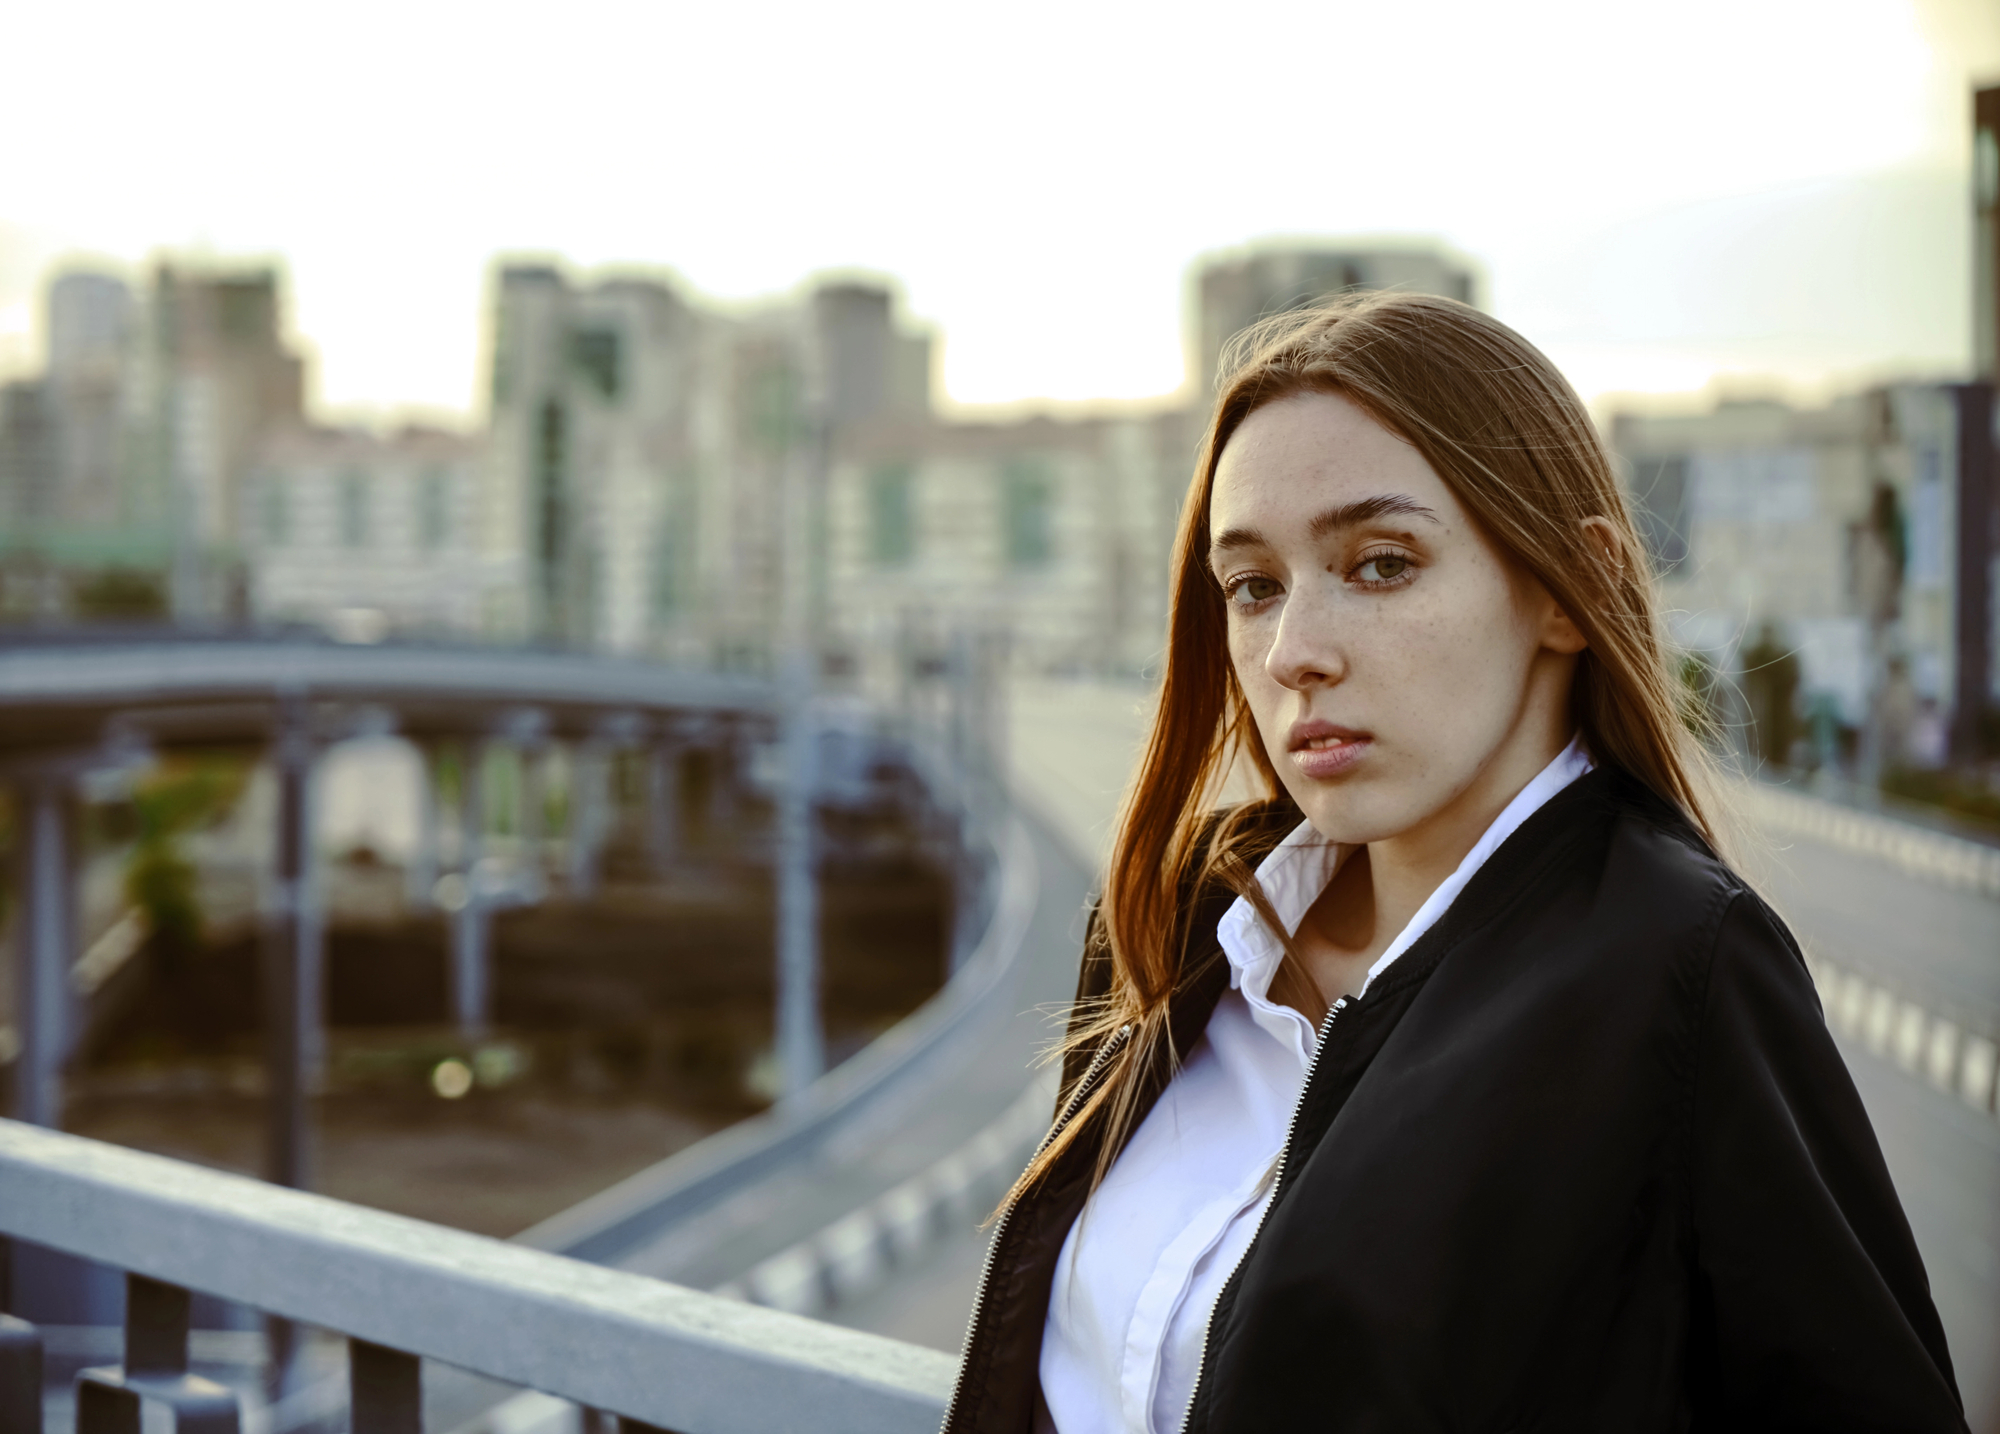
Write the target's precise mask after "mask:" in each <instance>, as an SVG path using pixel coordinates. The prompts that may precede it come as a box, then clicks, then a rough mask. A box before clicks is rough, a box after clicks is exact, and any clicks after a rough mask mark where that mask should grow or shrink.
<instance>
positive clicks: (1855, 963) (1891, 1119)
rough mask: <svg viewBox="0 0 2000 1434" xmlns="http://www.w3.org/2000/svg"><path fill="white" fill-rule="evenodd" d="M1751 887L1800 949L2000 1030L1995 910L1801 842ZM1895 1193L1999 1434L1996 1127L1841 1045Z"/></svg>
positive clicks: (1958, 1361) (1957, 1348)
mask: <svg viewBox="0 0 2000 1434" xmlns="http://www.w3.org/2000/svg"><path fill="white" fill-rule="evenodd" d="M1764 865H1765V873H1764V877H1763V880H1762V882H1761V883H1760V884H1761V885H1762V887H1763V889H1764V891H1765V893H1766V895H1767V896H1768V897H1769V898H1770V899H1771V902H1772V904H1773V905H1774V906H1776V907H1777V908H1778V910H1779V912H1780V913H1781V914H1782V915H1783V916H1784V918H1785V920H1786V922H1787V923H1788V924H1789V925H1790V926H1791V928H1792V930H1793V933H1794V934H1795V935H1797V936H1798V938H1799V941H1800V944H1801V945H1803V946H1804V947H1805V948H1806V949H1807V950H1808V951H1809V952H1811V953H1813V954H1814V955H1817V956H1823V957H1825V958H1826V959H1828V960H1829V961H1834V962H1837V963H1839V964H1840V965H1843V966H1845V967H1847V968H1848V969H1850V970H1854V971H1860V972H1865V973H1867V974H1869V975H1871V976H1873V977H1874V978H1875V979H1877V980H1878V981H1881V982H1883V983H1884V984H1887V985H1890V986H1892V987H1895V988H1897V989H1899V990H1900V991H1901V992H1902V993H1903V994H1905V995H1906V996H1908V997H1910V998H1911V999H1914V1000H1917V1001H1919V1002H1921V1003H1923V1004H1925V1005H1926V1006H1928V1007H1929V1008H1930V1009H1932V1010H1934V1011H1938V1012H1940V1013H1942V1014H1946V1015H1951V1016H1954V1017H1955V1018H1957V1019H1960V1020H1962V1021H1964V1022H1965V1023H1966V1024H1967V1025H1968V1026H1971V1027H1972V1028H1974V1029H1981V1028H1983V1029H1987V1030H1993V1029H1995V1028H1996V1027H2000V902H1996V901H1993V900H1991V899H1989V898H1986V897H1981V896H1974V895H1971V894H1968V893H1963V892H1957V891H1950V890H1946V889H1944V888H1942V887H1939V886H1934V885H1931V884H1928V883H1924V882H1919V881H1916V880H1914V879H1912V878H1910V877H1907V876H1904V875H1903V874H1902V873H1900V872H1898V871H1896V870H1894V869H1893V868H1891V867H1889V866H1887V865H1886V864H1884V863H1881V862H1878V861H1873V860H1870V859H1868V858H1866V857H1862V856H1857V855H1854V854H1852V853H1849V852H1845V851H1839V850H1835V849H1832V848H1830V847H1826V846H1821V845H1818V844H1816V843H1812V842H1807V841H1798V842H1794V843H1792V844H1790V845H1789V846H1785V847H1781V848H1774V849H1772V850H1771V851H1770V852H1769V853H1768V855H1767V856H1766V857H1765V860H1764ZM1840 1047H1841V1051H1842V1053H1843V1054H1844V1055H1846V1057H1847V1066H1848V1070H1849V1072H1850V1073H1851V1074H1852V1075H1853V1077H1854V1084H1855V1087H1856V1088H1857V1089H1858V1090H1859V1091H1860V1092H1861V1098H1862V1101H1863V1102H1864V1103H1865V1104H1866V1105H1867V1107H1868V1114H1869V1118H1870V1119H1871V1120H1872V1121H1873V1122H1874V1124H1875V1135H1876V1138H1877V1139H1878V1140H1879V1141H1881V1144H1882V1154H1883V1157H1884V1159H1886V1160H1887V1161H1888V1164H1889V1173H1890V1174H1891V1175H1892V1176H1893V1177H1894V1178H1895V1181H1896V1190H1897V1193H1898V1194H1900V1195H1901V1196H1902V1200H1903V1209H1904V1213H1906V1214H1907V1215H1908V1216H1909V1219H1910V1228H1911V1231H1912V1232H1913V1233H1914V1234H1915V1235H1916V1239H1917V1247H1918V1249H1920V1250H1921V1251H1922V1252H1923V1256H1924V1267H1925V1269H1926V1270H1927V1271H1928V1272H1929V1274H1930V1279H1931V1294H1932V1298H1933V1299H1935V1300H1936V1302H1937V1307H1938V1314H1939V1317H1940V1318H1942V1319H1943V1321H1944V1326H1945V1334H1946V1337H1947V1338H1948V1339H1949V1340H1950V1342H1951V1352H1952V1360H1953V1362H1954V1364H1955V1365H1956V1366H1957V1373H1958V1382H1959V1391H1960V1393H1961V1394H1963V1395H1964V1397H1965V1408H1966V1416H1967V1418H1968V1420H1969V1421H1970V1423H1971V1425H1972V1427H1973V1429H1975V1430H1979V1431H1982V1434H1983V1432H1984V1431H2000V1122H1996V1120H1995V1119H1994V1117H1993V1115H1992V1114H1991V1113H1988V1112H1982V1111H1978V1110H1974V1109H1972V1108H1971V1107H1970V1106H1967V1105H1966V1104H1964V1103H1963V1102H1962V1101H1960V1100H1958V1099H1956V1098H1954V1097H1953V1096H1951V1095H1949V1094H1946V1093H1945V1092H1943V1091H1940V1090H1937V1089H1936V1088H1934V1087H1933V1086H1931V1085H1930V1084H1928V1083H1927V1082H1925V1081H1924V1080H1923V1079H1921V1078H1920V1077H1919V1076H1916V1075H1914V1074H1911V1073H1909V1072H1906V1071H1904V1070H1902V1069H1900V1068H1899V1067H1897V1066H1896V1065H1894V1064H1893V1063H1892V1062H1890V1061H1888V1060H1885V1059H1883V1058H1882V1057H1880V1056H1877V1055H1874V1054H1871V1053H1870V1052H1869V1051H1868V1050H1866V1049H1864V1048H1863V1047H1862V1046H1860V1045H1858V1044H1857V1043H1855V1042H1852V1041H1846V1040H1843V1041H1841V1042H1840Z"/></svg>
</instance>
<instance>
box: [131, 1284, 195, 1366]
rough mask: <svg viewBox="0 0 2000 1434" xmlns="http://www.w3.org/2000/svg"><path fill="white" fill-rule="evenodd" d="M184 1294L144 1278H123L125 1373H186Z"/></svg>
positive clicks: (186, 1317) (175, 1288)
mask: <svg viewBox="0 0 2000 1434" xmlns="http://www.w3.org/2000/svg"><path fill="white" fill-rule="evenodd" d="M188 1304H189V1301H188V1292H187V1291H186V1290H184V1289H182V1288H181V1287H180V1286H179V1285H167V1284H162V1283H160V1281H158V1280H149V1279H147V1278H146V1277H145V1276H144V1275H127V1276H126V1277H125V1373H126V1374H127V1375H128V1376H130V1375H140V1374H146V1375H157V1374H165V1375H174V1374H186V1373H187V1367H188Z"/></svg>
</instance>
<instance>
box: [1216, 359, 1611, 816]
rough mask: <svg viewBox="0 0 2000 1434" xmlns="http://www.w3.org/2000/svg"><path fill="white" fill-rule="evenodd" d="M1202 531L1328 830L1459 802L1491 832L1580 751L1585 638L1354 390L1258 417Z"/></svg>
mask: <svg viewBox="0 0 2000 1434" xmlns="http://www.w3.org/2000/svg"><path fill="white" fill-rule="evenodd" d="M1209 532H1210V534H1211V539H1210V548H1209V562H1210V567H1211V569H1212V571H1213V572H1214V575H1215V577H1216V579H1217V581H1219V582H1220V583H1221V584H1222V587H1223V592H1224V598H1225V601H1226V603H1227V604H1228V612H1229V649H1230V660H1231V661H1232V663H1233V664H1234V665H1235V668H1236V676H1237V679H1238V681H1240V682H1241V683H1242V686H1243V691H1244V694H1245V695H1246V696H1247V698H1248V699H1249V703H1250V710H1251V712H1252V713H1253V714H1254V716H1255V717H1256V721H1257V730H1258V731H1259V733H1261V734H1262V736H1263V739H1264V746H1265V749H1266V750H1267V751H1268V752H1269V753H1270V756H1271V761H1272V763H1273V764H1274V765H1275V766H1276V767H1277V769H1278V776H1279V777H1280V779H1281V780H1282V781H1283V782H1284V784H1285V788H1286V790H1287V791H1289V792H1290V793H1291V795H1292V797H1293V798H1294V799H1295V800H1296V801H1297V802H1298V804H1299V806H1300V808H1301V809H1302V810H1303V811H1304V812H1305V814H1306V816H1307V818H1308V819H1309V820H1310V821H1311V822H1312V824H1313V826H1314V827H1315V828H1316V829H1317V830H1318V831H1319V832H1320V834H1321V835H1323V836H1325V837H1327V838H1329V839H1330V840H1333V841H1338V842H1379V841H1384V840H1388V839H1392V838H1397V837H1402V836H1405V835H1414V834H1416V832H1417V831H1418V830H1419V829H1421V828H1422V827H1424V825H1425V824H1426V823H1428V822H1431V821H1432V820H1433V819H1435V818H1438V817H1440V816H1441V815H1449V814H1451V813H1453V812H1454V811H1460V812H1464V813H1466V814H1467V815H1468V819H1471V818H1473V817H1477V818H1478V819H1479V820H1478V827H1479V829H1480V830H1483V829H1484V823H1485V822H1487V821H1490V820H1491V819H1492V817H1493V816H1494V815H1497V813H1498V810H1499V808H1500V807H1501V806H1504V805H1505V804H1506V802H1507V801H1508V800H1510V799H1511V798H1512V796H1513V794H1514V793H1515V792H1517V791H1519V790H1520V788H1521V787H1522V786H1524V785H1526V784H1527V782H1528V781H1530V780H1531V779H1532V778H1533V777H1534V775H1535V774H1536V773H1537V772H1538V771H1540V770H1541V768H1542V767H1543V766H1545V765H1546V764H1547V763H1548V762H1549V760H1550V759H1551V758H1553V757H1554V756H1555V754H1556V753H1557V752H1559V751H1560V750H1561V749H1562V746H1563V744H1564V743H1565V742H1567V741H1568V739H1569V735H1570V734H1569V730H1568V728H1569V710H1568V701H1569V685H1570V680H1571V676H1572V673H1573V670H1574V666H1575V654H1576V653H1577V652H1578V651H1580V650H1581V649H1582V647H1583V639H1582V637H1581V636H1580V635H1579V634H1578V633H1577V631H1576V629H1575V627H1574V626H1572V625H1571V624H1570V622H1569V620H1568V618H1567V617H1565V616H1564V615H1563V613H1562V611H1561V610H1560V609H1559V608H1557V606H1556V605H1555V602H1554V601H1553V599H1551V598H1550V596H1549V594H1548V592H1547V590H1546V589H1544V588H1543V587H1542V585H1541V584H1540V583H1539V582H1537V581H1536V580H1535V579H1534V578H1533V577H1532V576H1530V575H1529V574H1528V573H1527V572H1525V571H1524V570H1523V569H1521V568H1520V567H1519V565H1518V564H1516V563H1514V562H1513V561H1511V560H1510V559H1509V558H1508V557H1507V556H1506V555H1505V554H1503V553H1502V552H1501V551H1500V550H1499V549H1497V548H1496V547H1495V546H1494V545H1493V543H1492V542H1491V541H1489V540H1488V538H1487V537H1486V535H1485V534H1484V532H1482V531H1481V530H1480V528H1479V527H1478V525H1477V524H1475V523H1474V522H1473V521H1472V518H1471V515H1470V514H1469V513H1467V512H1466V510H1465V508H1464V507H1463V506H1462V505H1461V504H1460V503H1459V501H1458V499H1457V498H1456V497H1455V496H1453V494H1452V491H1451V489H1450V488H1449V487H1448V486H1447V485H1446V484H1445V482H1444V480H1443V479H1442V478H1440V477H1438V475H1437V473H1436V472H1435V471H1434V470H1433V469H1432V468H1431V466H1430V464H1429V463H1428V462H1426V461H1425V460H1424V457H1423V455H1422V454H1420V453H1419V452H1418V451H1417V450H1416V449H1415V448H1413V447H1411V446H1410V445H1409V444H1408V443H1406V442H1404V441H1403V440H1402V439H1401V438H1398V437H1397V436H1396V435H1395V434H1393V433H1391V432H1389V430H1387V429H1386V428H1384V427H1382V426H1381V425H1380V424H1379V423H1377V422H1375V421H1374V420H1373V419H1372V418H1370V417H1368V415H1367V414H1366V413H1364V412H1363V411H1362V410H1361V409H1360V408H1358V407H1356V406H1355V405H1354V404H1353V403H1351V402H1349V401H1348V400H1347V399H1345V398H1341V397H1337V396H1334V395H1331V394H1323V393H1306V394H1298V395H1294V396H1293V397H1290V398H1286V399H1281V400H1279V401H1277V402H1274V403H1270V404H1266V405H1265V406H1264V407H1262V408H1260V409H1258V410H1257V411H1256V412H1254V413H1252V414H1251V415H1250V417H1249V418H1247V419H1245V420H1244V422H1243V425H1242V426H1241V427H1240V428H1238V429H1237V430H1236V432H1235V433H1234V434H1233V435H1232V436H1231V438H1230V439H1229V443H1228V445H1227V446H1226V447H1225V448H1224V449H1223V453H1222V459H1221V461H1220V463H1218V464H1217V466H1216V473H1215V484H1214V489H1213V492H1212V494H1211V498H1210V516H1209ZM1477 834H1478V833H1477V831H1474V832H1473V833H1472V839H1476V838H1477Z"/></svg>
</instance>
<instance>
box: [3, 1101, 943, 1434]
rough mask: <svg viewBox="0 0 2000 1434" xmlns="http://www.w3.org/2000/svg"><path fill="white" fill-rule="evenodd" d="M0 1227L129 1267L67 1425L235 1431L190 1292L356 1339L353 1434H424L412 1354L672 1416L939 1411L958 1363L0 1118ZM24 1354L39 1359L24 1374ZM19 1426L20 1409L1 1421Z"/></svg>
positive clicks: (917, 1420) (694, 1424) (830, 1419)
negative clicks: (197, 1368) (166, 1424)
mask: <svg viewBox="0 0 2000 1434" xmlns="http://www.w3.org/2000/svg"><path fill="white" fill-rule="evenodd" d="M0 1234H5V1235H6V1236H8V1237H10V1238H13V1239H20V1240H27V1241H32V1242H34V1243H36V1244H39V1245H43V1246H47V1247H50V1248H53V1249H56V1250H60V1251H63V1252H64V1253H67V1254H71V1255H76V1256H81V1257H84V1258H87V1259H91V1260H95V1261H98V1262H100V1263H102V1264H106V1265H110V1266H113V1267H115V1268H118V1269H122V1270H125V1271H127V1272H128V1299H127V1310H128V1312H127V1323H126V1339H125V1357H124V1361H123V1364H122V1365H121V1366H120V1367H118V1368H113V1369H95V1370H86V1371H85V1372H84V1373H83V1375H82V1376H80V1384H79V1390H78V1394H79V1398H78V1401H77V1409H78V1424H79V1434H115V1431H132V1430H137V1429H138V1428H139V1427H140V1425H139V1421H138V1419H137V1417H136V1413H137V1410H136V1404H137V1402H138V1401H139V1400H141V1399H153V1400H158V1401H160V1402H163V1403H165V1404H168V1405H170V1406H172V1407H173V1408H174V1410H175V1412H176V1415H177V1417H178V1419H179V1423H180V1425H181V1426H182V1427H183V1428H184V1429H188V1430H194V1429H197V1428H198V1429H201V1430H204V1431H215V1434H234V1431H235V1430H237V1429H238V1428H239V1427H240V1421H239V1419H238V1416H237V1412H236V1406H235V1402H234V1398H233V1396H231V1395H230V1394H229V1392H228V1391H227V1390H224V1389H223V1388H221V1387H220V1386H218V1385H214V1384H211V1383H209V1382H208V1381H205V1380H202V1379H200V1378H198V1377H196V1376H193V1375H190V1374H189V1373H188V1361H187V1347H188V1299H187V1292H188V1291H198V1292H201V1293H204V1294H209V1295H215V1296H219V1297H221V1298H223V1299H227V1300H233V1301H236V1302H238V1303H241V1304H244V1305H248V1306H251V1307H253V1308H255V1309H258V1310H262V1311H264V1312H265V1313H267V1314H270V1315H274V1316H278V1317H281V1318H284V1319H288V1320H293V1321H296V1322H299V1323H301V1324H306V1325H311V1326H316V1327H318V1328H321V1329H325V1330H330V1331H333V1332H336V1333H338V1334H342V1335H345V1336H347V1338H348V1343H349V1350H350V1370H351V1382H352V1409H353V1424H352V1427H353V1429H354V1434H390V1431H393V1434H418V1431H419V1430H421V1427H422V1422H421V1421H422V1399H421V1374H420V1371H421V1361H422V1360H423V1359H435V1360H442V1361H444V1362H446V1363H449V1364H452V1365H456V1366H458V1367H460V1368H462V1369H467V1370H470V1371H472V1372H474V1373H477V1374H482V1375H486V1376H488V1377H490V1378H493V1379H497V1380H502V1381H505V1382H507V1383H510V1384H517V1385H522V1386H525V1387H528V1388H531V1389H535V1390H540V1391H543V1392H545V1393H548V1394H552V1395H556V1396H558V1397H560V1398H563V1399H568V1400H573V1401H575V1402H576V1403H578V1404H581V1405H584V1406H586V1407H587V1408H591V1409H596V1410H600V1411H603V1412H605V1413H608V1414H612V1415H616V1416H618V1417H620V1418H622V1419H623V1420H625V1421H627V1422H628V1423H631V1424H638V1425H645V1426H650V1427H652V1428H654V1429H661V1430H673V1431H677V1434H769V1431H777V1430H793V1429H808V1428H810V1429H813V1430H815V1431H822V1434H838V1431H851V1434H896V1431H909V1434H917V1431H920V1430H930V1429H934V1428H936V1427H937V1425H938V1423H939V1421H940V1420H941V1418H942V1417H943V1413H944V1406H945V1401H946V1399H947V1398H948V1396H949V1394H950V1390H951V1381H952V1374H953V1369H954V1364H955V1361H953V1360H952V1359H951V1358H950V1357H948V1356H946V1355H943V1354H939V1353H937V1352H935V1351H932V1350H926V1349H919V1348H917V1347H915V1346H913V1345H906V1344H901V1343H898V1342H896V1341H893V1340H888V1339H883V1338H881V1337H879V1336H876V1335H870V1334H863V1333H859V1332H857V1331H852V1330H846V1329H840V1328H837V1327H834V1326H831V1325H823V1324H818V1323H815V1322H813V1321H811V1320H807V1319H802V1318H800V1317H798V1316H796V1315H791V1314H786V1313H784V1312H782V1311H779V1310H774V1309H766V1308H761V1307H759V1306H756V1305H752V1304H745V1303H742V1302H740V1301H736V1300H729V1299H723V1298H719V1297H717V1296H714V1295H710V1294H704V1293H701V1292H699V1291H695V1290H689V1289H684V1288H682V1287H680V1286H677V1285H671V1284H667V1283H665V1282H663V1281H659V1280H653V1279H648V1278H646V1277H644V1276H640V1275H633V1274H629V1273H626V1272H623V1271H618V1270H610V1269H605V1268H603V1267H601V1266H596V1265H589V1264H584V1263H582V1262H581V1261H577V1260H573V1259H569V1258H566V1257H564V1256H560V1255H553V1254H549V1253H546V1252H544V1251H540V1250H532V1249H526V1248H523V1247H522V1246H520V1245H515V1244H508V1243H505V1242H502V1241H499V1240H493V1239H488V1238H486V1237H484V1236H480V1235H471V1234H466V1233H464V1232H463V1231H458V1230H451V1229H446V1228H443V1227H440V1226H436V1225H430V1224H426V1223H425V1222H423V1221H419V1220H412V1219H407V1218H405V1217H403V1216H399V1215H389V1214H384V1213H382V1212H380V1211H375V1210H367V1209H363V1208H361V1207H359V1206H354V1205H349V1204H345V1203H343V1202H341V1201H337V1200H331V1199H328V1198H326V1197H324V1196H319V1195H312V1194H307V1193H304V1192H301V1191H296V1190H286V1189H282V1188H279V1187H276V1186H271V1185H265V1184H262V1183H260V1182H258V1181H255V1180H249V1179H245V1178H243V1177H241V1176H236V1175H228V1174H223V1173H219V1172H216V1171H211V1170H206V1169H202V1168H200V1167H197V1166H193V1165H187V1164H183V1163H181V1162H179V1161H174V1160H167V1159H163V1158H161V1157H159V1156H154V1155H146V1154H141V1153H138V1152H134V1151H129V1150H124V1149H121V1148H119V1147H116V1146H110V1145H105V1144H102V1143H100V1142H97V1141H92V1140H85V1139H82V1138H80V1137H78V1136H73V1135H64V1134H60V1133H56V1132H52V1131H47V1130H40V1129H37V1128H35V1127H32V1126H27V1125H20V1124H16V1123H14V1122H11V1121H0ZM4 1326H5V1327H4V1328H3V1329H0V1409H4V1410H19V1411H21V1412H22V1413H23V1416H24V1417H25V1413H26V1410H27V1409H28V1407H29V1405H30V1403H33V1404H34V1406H35V1407H36V1408H38V1407H39V1399H38V1396H39V1390H38V1389H37V1390H36V1391H35V1397H34V1398H33V1399H32V1400H30V1399H24V1397H23V1396H24V1391H23V1390H22V1389H21V1388H19V1387H18V1386H19V1385H21V1384H22V1383H24V1382H25V1381H27V1380H28V1379H30V1378H31V1377H32V1378H33V1379H34V1380H35V1381H36V1382H37V1383H38V1381H39V1366H40V1359H39V1357H32V1358H31V1357H29V1356H30V1355H31V1354H33V1347H34V1341H35V1336H34V1332H33V1330H32V1327H30V1326H26V1325H24V1324H22V1323H21V1322H20V1321H18V1320H6V1321H4ZM31 1368H32V1369H33V1374H32V1376H31V1375H30V1374H29V1372H28V1371H29V1370H30V1369H31ZM14 1427H15V1423H14V1422H10V1423H9V1428H10V1429H12V1428H14Z"/></svg>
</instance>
